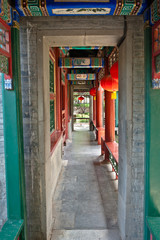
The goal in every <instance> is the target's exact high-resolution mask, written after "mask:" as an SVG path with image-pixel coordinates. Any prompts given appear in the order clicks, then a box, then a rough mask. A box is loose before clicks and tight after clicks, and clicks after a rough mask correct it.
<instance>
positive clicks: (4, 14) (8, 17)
mask: <svg viewBox="0 0 160 240" xmlns="http://www.w3.org/2000/svg"><path fill="white" fill-rule="evenodd" d="M0 17H1V18H2V19H3V20H4V21H5V22H6V23H8V24H9V25H11V24H12V9H11V8H10V6H9V4H8V2H7V0H1V2H0Z"/></svg>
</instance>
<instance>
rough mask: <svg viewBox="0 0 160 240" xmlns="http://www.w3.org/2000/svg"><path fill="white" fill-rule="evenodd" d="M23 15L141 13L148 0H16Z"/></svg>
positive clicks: (17, 7)
mask: <svg viewBox="0 0 160 240" xmlns="http://www.w3.org/2000/svg"><path fill="white" fill-rule="evenodd" d="M12 2H13V5H15V8H16V10H17V11H18V12H19V14H20V15H21V16H54V15H139V14H141V13H143V11H144V10H145V8H146V7H147V2H148V1H147V0H143V1H142V0H130V1H128V0H112V1H111V0H101V1H98V0H82V1H80V2H79V1H78V2H77V1H76V0H34V1H33V0H23V1H20V0H14V1H12Z"/></svg>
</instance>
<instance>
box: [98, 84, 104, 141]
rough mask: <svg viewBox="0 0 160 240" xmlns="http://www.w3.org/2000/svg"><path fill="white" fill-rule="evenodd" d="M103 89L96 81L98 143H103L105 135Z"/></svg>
mask: <svg viewBox="0 0 160 240" xmlns="http://www.w3.org/2000/svg"><path fill="white" fill-rule="evenodd" d="M102 93H103V89H102V87H101V85H100V83H98V80H97V82H96V129H97V131H96V132H97V140H98V144H99V145H100V144H101V137H102V136H103V135H104V128H103V110H102V106H103V105H102V101H103V100H102V95H103V94H102Z"/></svg>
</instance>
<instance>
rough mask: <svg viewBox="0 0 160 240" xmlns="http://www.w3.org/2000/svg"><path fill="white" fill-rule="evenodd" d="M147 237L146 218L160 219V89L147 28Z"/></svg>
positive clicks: (146, 230)
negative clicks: (154, 85) (154, 84)
mask: <svg viewBox="0 0 160 240" xmlns="http://www.w3.org/2000/svg"><path fill="white" fill-rule="evenodd" d="M144 34H145V49H144V50H145V214H144V215H145V236H144V239H145V240H148V239H150V238H149V232H148V229H147V226H146V217H147V216H148V217H150V219H151V217H152V218H153V220H154V219H155V218H156V217H160V178H159V176H160V89H152V29H151V27H150V26H149V25H147V27H146V28H145V32H144Z"/></svg>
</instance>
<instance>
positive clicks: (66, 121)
mask: <svg viewBox="0 0 160 240" xmlns="http://www.w3.org/2000/svg"><path fill="white" fill-rule="evenodd" d="M68 119H69V117H68V80H67V71H66V74H65V124H66V132H65V134H66V135H65V137H66V139H68Z"/></svg>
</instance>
